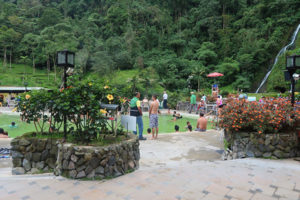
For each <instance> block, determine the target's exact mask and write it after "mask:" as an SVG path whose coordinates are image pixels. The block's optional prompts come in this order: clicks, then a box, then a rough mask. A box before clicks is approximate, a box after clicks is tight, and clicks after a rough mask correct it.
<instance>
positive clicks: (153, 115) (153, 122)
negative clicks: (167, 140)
mask: <svg viewBox="0 0 300 200" xmlns="http://www.w3.org/2000/svg"><path fill="white" fill-rule="evenodd" d="M156 99H157V96H156V95H153V96H152V100H153V102H152V103H151V105H150V110H149V119H150V128H151V129H152V138H151V139H157V136H158V112H159V110H158V109H159V103H158V101H156ZM154 134H155V136H154Z"/></svg>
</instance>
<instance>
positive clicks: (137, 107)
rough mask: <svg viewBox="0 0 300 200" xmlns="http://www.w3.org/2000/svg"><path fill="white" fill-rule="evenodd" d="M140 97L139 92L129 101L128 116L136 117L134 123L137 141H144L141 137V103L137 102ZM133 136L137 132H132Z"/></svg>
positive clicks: (142, 127) (142, 126)
mask: <svg viewBox="0 0 300 200" xmlns="http://www.w3.org/2000/svg"><path fill="white" fill-rule="evenodd" d="M140 97H141V94H140V93H139V92H136V93H135V97H133V98H132V99H131V101H130V116H134V117H136V123H137V125H138V127H139V140H146V138H145V137H143V129H144V125H143V112H142V109H141V101H140V100H139V99H140ZM133 133H134V134H135V135H136V134H137V131H134V132H133Z"/></svg>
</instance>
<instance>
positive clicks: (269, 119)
mask: <svg viewBox="0 0 300 200" xmlns="http://www.w3.org/2000/svg"><path fill="white" fill-rule="evenodd" d="M220 118H221V120H220V126H221V127H222V128H225V129H226V130H228V131H230V132H239V131H255V132H258V133H259V134H261V133H277V132H281V131H287V130H290V129H292V128H293V125H294V123H295V121H296V119H300V111H299V110H297V111H295V110H294V109H293V108H292V106H291V103H290V101H287V100H285V99H273V100H266V101H265V102H263V103H258V102H247V101H245V100H233V99H231V100H230V101H229V102H228V103H227V105H226V106H225V107H224V108H222V110H221V115H220Z"/></svg>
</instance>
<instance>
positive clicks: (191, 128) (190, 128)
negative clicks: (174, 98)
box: [185, 122, 193, 132]
mask: <svg viewBox="0 0 300 200" xmlns="http://www.w3.org/2000/svg"><path fill="white" fill-rule="evenodd" d="M186 125H187V126H186V127H185V128H186V129H188V130H189V132H192V131H193V127H192V125H191V123H190V122H186Z"/></svg>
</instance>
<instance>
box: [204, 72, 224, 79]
mask: <svg viewBox="0 0 300 200" xmlns="http://www.w3.org/2000/svg"><path fill="white" fill-rule="evenodd" d="M219 76H224V74H221V73H219V72H213V73H210V74H208V75H207V77H212V78H213V77H219Z"/></svg>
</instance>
